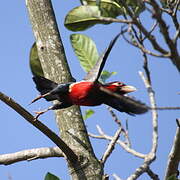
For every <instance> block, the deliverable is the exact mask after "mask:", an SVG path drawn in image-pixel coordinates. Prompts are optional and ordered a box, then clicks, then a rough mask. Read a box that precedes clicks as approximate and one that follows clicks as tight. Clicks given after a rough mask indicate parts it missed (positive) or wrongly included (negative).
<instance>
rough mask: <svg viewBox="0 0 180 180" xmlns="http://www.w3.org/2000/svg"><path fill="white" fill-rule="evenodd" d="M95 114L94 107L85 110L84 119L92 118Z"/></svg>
mask: <svg viewBox="0 0 180 180" xmlns="http://www.w3.org/2000/svg"><path fill="white" fill-rule="evenodd" d="M93 114H94V111H93V110H92V109H88V110H86V111H85V114H84V116H83V119H84V120H86V119H88V118H90V117H91V116H92V115H93Z"/></svg>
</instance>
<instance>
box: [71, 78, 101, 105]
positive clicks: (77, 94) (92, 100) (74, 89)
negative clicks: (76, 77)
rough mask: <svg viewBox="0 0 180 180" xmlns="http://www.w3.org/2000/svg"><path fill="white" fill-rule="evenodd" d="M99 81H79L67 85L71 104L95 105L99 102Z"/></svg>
mask: <svg viewBox="0 0 180 180" xmlns="http://www.w3.org/2000/svg"><path fill="white" fill-rule="evenodd" d="M100 86H101V84H100V83H94V82H87V81H81V82H77V83H73V84H71V85H70V86H69V99H70V101H71V102H72V103H73V104H76V105H81V106H96V105H99V104H102V103H101V102H99V101H100V100H99V97H98V94H99V87H100Z"/></svg>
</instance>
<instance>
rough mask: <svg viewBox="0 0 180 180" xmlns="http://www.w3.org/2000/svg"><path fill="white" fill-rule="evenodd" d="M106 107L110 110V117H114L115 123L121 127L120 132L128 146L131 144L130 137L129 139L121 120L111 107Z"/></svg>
mask: <svg viewBox="0 0 180 180" xmlns="http://www.w3.org/2000/svg"><path fill="white" fill-rule="evenodd" d="M107 109H108V111H109V112H110V114H111V116H112V118H113V119H114V121H115V123H117V124H118V125H119V127H120V128H121V131H122V134H123V135H124V137H125V142H126V144H127V145H128V146H129V147H130V146H131V143H130V139H129V136H128V133H127V130H126V129H124V127H123V126H122V123H121V120H120V119H119V118H118V117H117V115H116V114H115V112H114V111H113V110H112V108H111V107H110V106H108V107H107Z"/></svg>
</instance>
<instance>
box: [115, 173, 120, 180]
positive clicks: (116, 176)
mask: <svg viewBox="0 0 180 180" xmlns="http://www.w3.org/2000/svg"><path fill="white" fill-rule="evenodd" d="M113 177H114V179H115V180H122V179H121V178H120V177H119V176H118V175H117V174H113Z"/></svg>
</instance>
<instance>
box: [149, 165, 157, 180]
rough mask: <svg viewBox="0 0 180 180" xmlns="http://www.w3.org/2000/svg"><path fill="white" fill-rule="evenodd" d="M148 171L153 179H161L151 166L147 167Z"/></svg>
mask: <svg viewBox="0 0 180 180" xmlns="http://www.w3.org/2000/svg"><path fill="white" fill-rule="evenodd" d="M146 173H147V174H148V175H149V176H150V177H151V179H153V180H160V179H159V177H158V175H157V174H155V173H154V172H153V171H152V170H151V169H150V168H149V167H148V168H147V170H146Z"/></svg>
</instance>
